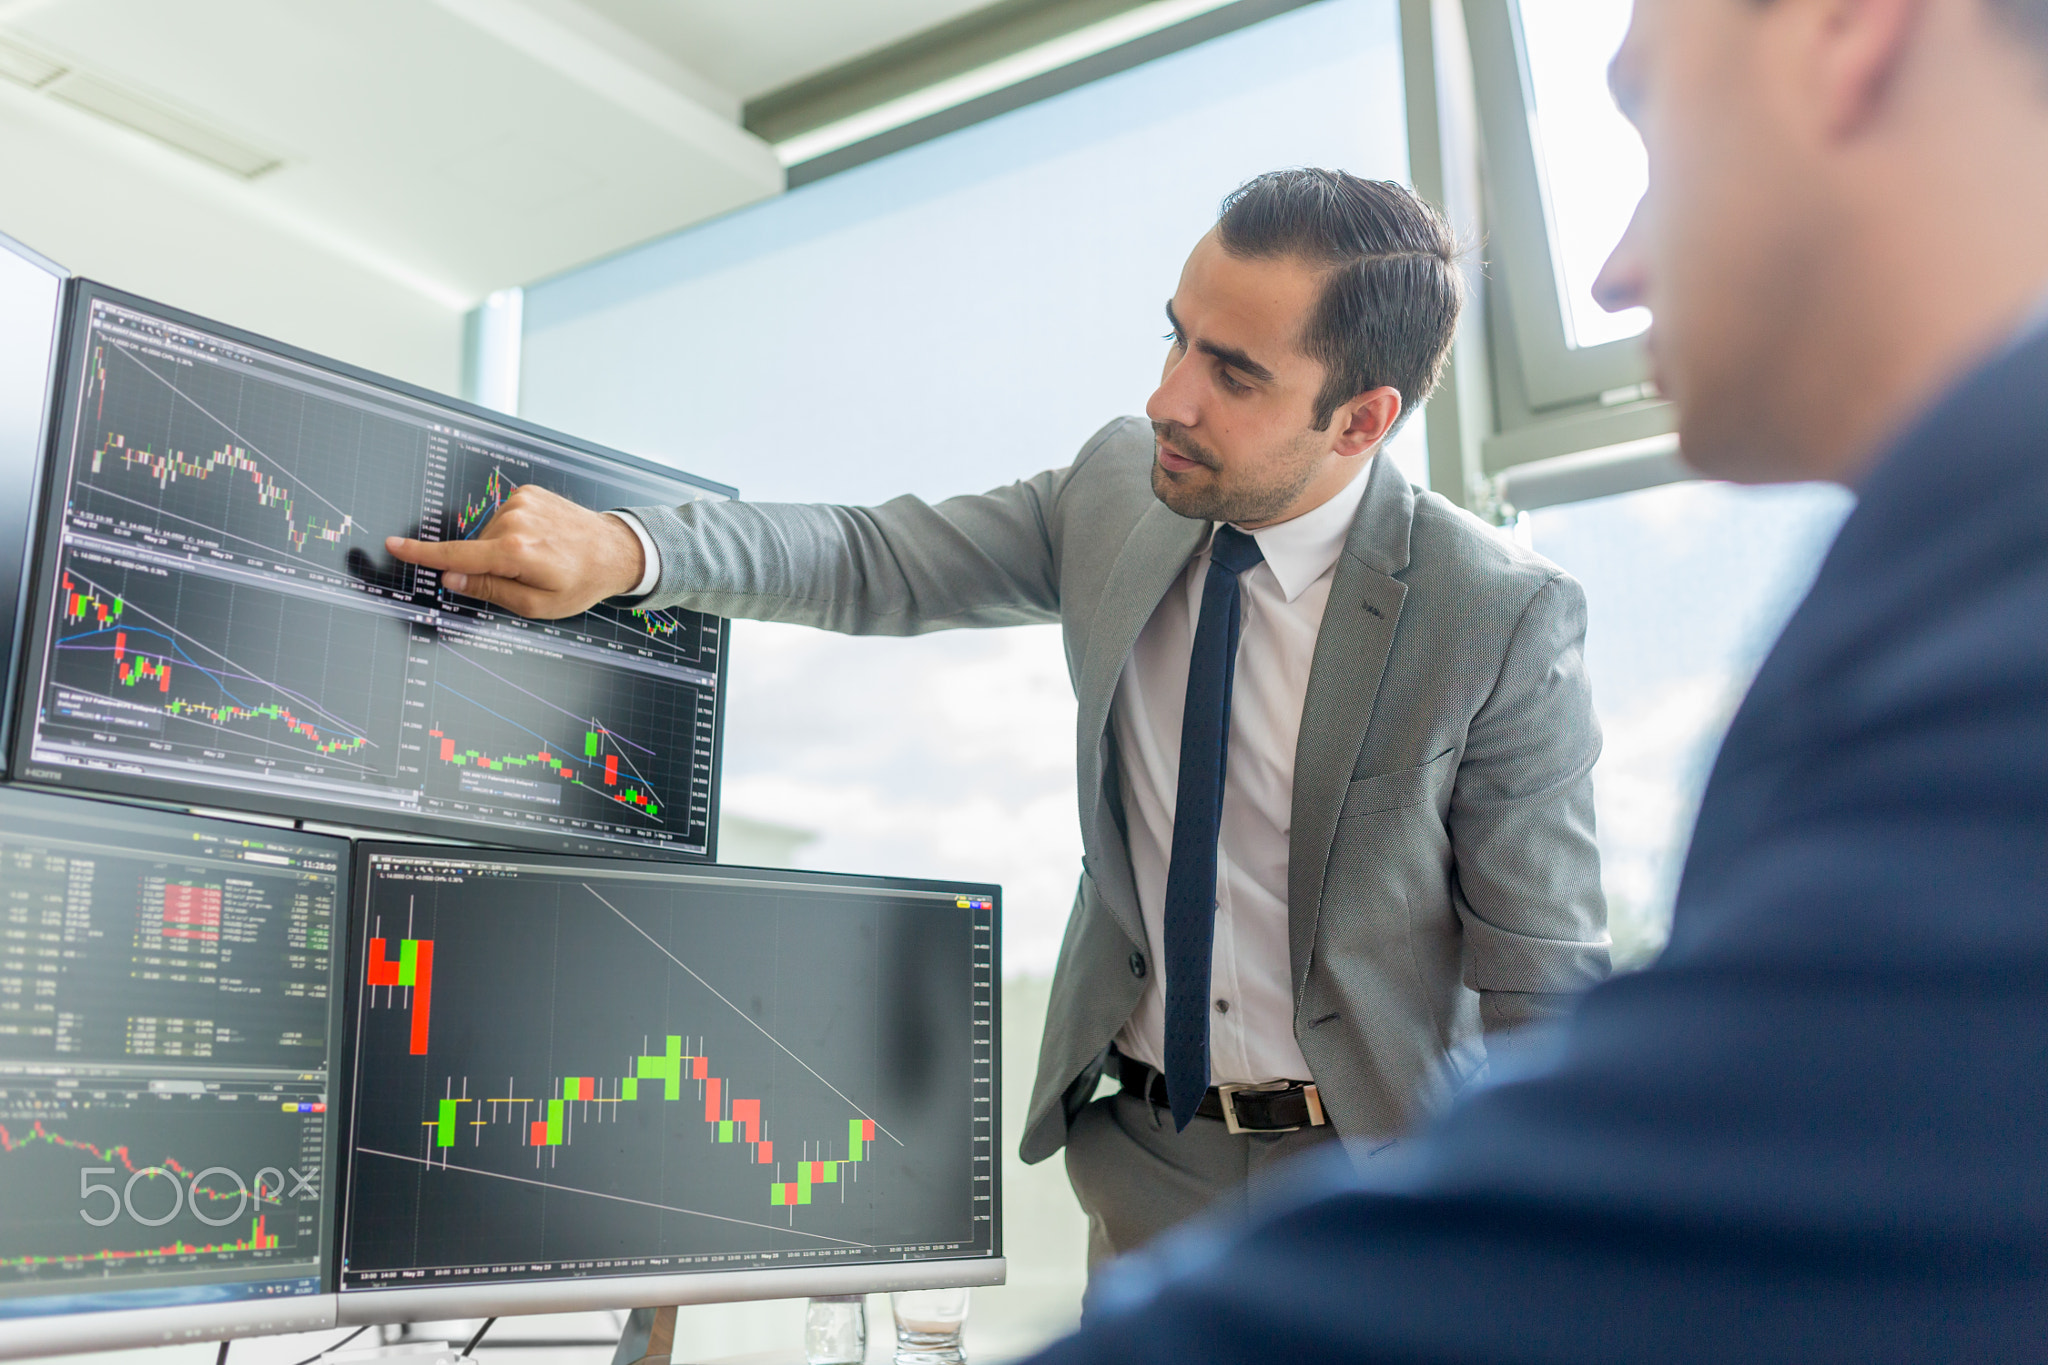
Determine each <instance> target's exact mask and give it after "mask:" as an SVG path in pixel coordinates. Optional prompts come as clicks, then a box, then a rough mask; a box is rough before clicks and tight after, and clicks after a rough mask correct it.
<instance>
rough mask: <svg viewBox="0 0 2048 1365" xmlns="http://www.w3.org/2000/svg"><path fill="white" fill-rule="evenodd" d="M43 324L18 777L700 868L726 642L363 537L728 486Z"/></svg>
mask: <svg viewBox="0 0 2048 1365" xmlns="http://www.w3.org/2000/svg"><path fill="white" fill-rule="evenodd" d="M67 329H68V341H67V344H66V350H65V362H64V366H63V376H64V378H63V388H62V395H61V402H60V406H59V411H60V426H59V430H58V433H57V438H56V442H55V448H54V454H53V457H52V459H51V462H50V463H51V469H50V490H51V491H50V493H49V495H48V497H47V508H46V511H45V514H44V518H43V522H44V525H43V551H42V559H41V563H40V566H39V578H38V585H37V589H36V594H35V601H36V610H35V612H34V615H33V622H34V632H35V633H34V636H33V639H32V642H31V646H30V649H29V652H28V655H27V658H26V660H25V666H24V674H25V677H24V681H23V697H24V707H23V723H22V725H21V727H20V731H21V733H20V734H19V735H18V736H17V738H16V744H15V748H16V758H17V768H16V771H17V776H21V777H25V778H26V779H28V780H31V781H36V782H43V783H51V784H55V785H58V786H60V787H63V788H67V789H73V790H80V791H104V792H112V793H115V794H119V795H127V796H144V797H153V798H160V799H164V800H168V801H176V802H181V803H187V804H191V805H196V806H201V807H228V808H231V809H235V810H248V811H256V812H260V813H266V814H279V815H287V816H294V817H299V818H304V819H311V820H316V821H327V822H330V823H333V824H337V825H344V826H349V827H364V826H367V827H369V828H373V829H382V830H390V831H393V832H399V833H417V834H427V835H439V836H444V837H449V838H454V839H463V840H487V841H491V842H496V843H509V844H520V845H525V846H530V847H544V848H552V849H566V850H586V849H604V850H608V851H612V852H617V853H626V854H636V855H648V854H654V855H661V856H673V857H679V858H690V857H697V858H709V857H710V856H712V854H713V853H714V851H715V819H716V810H717V792H716V785H717V777H718V744H719V735H720V731H721V729H722V722H723V708H722V706H721V705H720V687H721V683H722V679H723V676H724V668H725V640H726V632H725V627H724V623H723V622H721V621H719V620H717V619H715V618H711V617H704V616H699V615H696V614H694V613H690V612H664V611H639V610H627V609H618V608H613V607H608V606H607V607H600V608H599V609H597V610H595V611H592V612H590V613H588V614H587V615H584V616H580V617H577V618H574V619H572V620H567V621H557V622H533V621H526V620H522V619H520V618H517V617H514V616H511V615H509V614H507V613H504V612H500V611H497V610H493V609H487V608H485V607H483V606H482V605H481V604H479V603H477V602H475V601H473V600H470V599H466V598H460V597H457V596H455V595H453V594H451V593H447V592H444V591H442V589H441V587H440V585H439V582H438V580H437V577H436V575H435V574H434V573H432V572H431V571H428V570H420V569H414V568H412V567H410V566H408V565H404V564H400V563H397V562H396V561H394V560H392V559H390V558H389V557H387V556H386V555H385V553H384V549H383V543H384V538H385V536H387V535H390V534H400V535H418V536H421V537H425V538H427V539H453V538H456V537H463V536H474V535H476V534H477V533H478V532H480V531H481V530H482V529H483V527H484V526H485V525H486V523H487V522H488V521H489V519H490V517H491V516H492V514H493V513H494V511H495V510H496V508H497V506H498V505H499V504H500V503H501V502H502V501H503V500H504V499H505V497H506V496H507V495H508V494H509V493H510V492H511V491H512V490H513V489H514V488H516V487H518V486H520V485H522V484H529V483H531V484H538V485H541V486H543V487H546V488H549V489H551V490H553V491H555V492H557V493H561V494H563V495H565V496H568V497H570V498H573V499H575V500H576V501H578V502H580V503H583V504H584V505H586V506H595V507H599V508H605V507H617V506H642V505H648V504H655V503H665V504H673V503H681V502H687V501H691V500H693V499H696V498H700V497H715V496H724V495H726V494H729V493H730V491H731V490H729V489H725V488H722V487H721V486H718V485H714V484H709V483H706V482H704V481H702V480H695V479H691V478H689V477H688V476H685V475H681V474H676V473H674V472H672V471H668V470H664V469H661V468H660V467H658V466H655V465H651V464H645V463H642V462H640V461H636V460H633V459H630V458H628V457H626V456H624V455H620V454H618V453H616V452H612V451H606V450H603V449H600V448H598V447H595V446H590V445H586V444H583V443H581V442H577V441H572V440H570V439H569V438H567V437H563V436H559V435H555V434H553V433H550V432H545V431H542V430H540V429H539V428H536V427H531V426H528V425H526V424H524V423H521V422H518V421H516V420H515V419H512V418H507V417H503V416H500V415H497V414H492V413H487V412H485V411H483V410H482V409H478V408H472V407H470V406H468V405H466V404H462V403H458V402H455V401H453V400H450V399H446V398H442V397H439V396H437V395H434V394H430V393H427V392H425V391H423V390H419V389H415V388H412V387H411V386H409V385H406V384H401V383H398V382H397V381H394V380H389V379H382V378H379V377H377V376H375V375H371V374H367V373H364V372H362V371H359V370H355V369H353V368H351V367H349V366H346V365H342V364H339V363H337V362H334V361H330V360H324V359H321V358H320V357H317V356H312V355H307V354H305V353H302V352H299V351H296V350H293V349H292V348H290V347H287V346H282V345H279V344H277V343H275V342H270V341H265V340H263V339H261V338H258V337H253V336H249V335H246V334H244V333H241V332H238V331H235V330H233V329H231V328H227V327H223V326H220V325H219V324H216V323H212V322H208V321H206V320H204V319H201V318H196V317H192V316H189V315H187V314H184V313H180V312H177V311H176V310H174V309H169V308H165V307H162V306H160V305H158V304H153V303H150V302H147V301H146V300H142V299H138V298H134V297H131V296H128V295H125V294H120V293H117V292H115V291H113V290H110V289H107V288H105V287H103V286H100V285H96V284H91V283H87V282H81V283H79V284H78V285H76V286H75V287H74V290H73V299H72V303H71V306H70V315H69V319H68V322H67Z"/></svg>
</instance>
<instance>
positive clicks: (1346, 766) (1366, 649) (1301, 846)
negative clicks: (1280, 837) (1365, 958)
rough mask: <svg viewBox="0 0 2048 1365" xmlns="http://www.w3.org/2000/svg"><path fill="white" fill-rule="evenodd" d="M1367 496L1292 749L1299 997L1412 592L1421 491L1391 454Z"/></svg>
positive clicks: (1291, 886)
mask: <svg viewBox="0 0 2048 1365" xmlns="http://www.w3.org/2000/svg"><path fill="white" fill-rule="evenodd" d="M1365 477H1366V478H1367V479H1369V480H1370V481H1371V482H1369V483H1368V484H1367V485H1366V490H1365V498H1364V500H1363V501H1362V502H1360V504H1359V508H1358V516H1357V517H1356V518H1355V519H1353V521H1352V523H1351V534H1350V535H1349V536H1348V537H1346V539H1345V542H1344V552H1343V553H1342V554H1341V555H1339V556H1338V558H1337V569H1336V577H1335V578H1334V579H1333V580H1332V582H1331V584H1330V601H1329V605H1328V606H1327V607H1325V608H1324V609H1323V625H1322V629H1321V631H1320V632H1319V633H1318V634H1317V636H1316V652H1315V660H1314V662H1313V664H1312V665H1311V666H1310V669H1309V678H1308V694H1307V696H1306V697H1305V698H1304V700H1303V704H1302V708H1301V734H1300V737H1299V739H1298V741H1297V743H1296V746H1295V751H1294V813H1293V824H1292V832H1291V834H1290V835H1289V838H1288V850H1287V854H1288V859H1287V906H1288V912H1287V943H1288V957H1289V959H1290V965H1291V966H1292V967H1293V969H1294V990H1295V997H1296V999H1299V998H1300V995H1301V990H1302V987H1303V984H1304V983H1305V982H1306V981H1307V979H1308V968H1309V959H1310V956H1311V954H1312V953H1313V951H1314V948H1315V941H1316V922H1317V919H1318V918H1319V916H1320V915H1321V913H1322V898H1323V876H1324V873H1325V872H1326V871H1327V870H1328V868H1329V863H1330V845H1331V842H1332V840H1333V839H1334V837H1335V835H1336V832H1337V815H1338V812H1339V811H1341V810H1342V809H1343V807H1344V795H1345V791H1346V789H1347V788H1348V787H1349V786H1350V784H1351V774H1352V769H1353V767H1354V766H1355V765H1356V763H1357V762H1358V750H1359V745H1360V744H1361V743H1362V742H1363V740H1364V738H1365V728H1366V726H1367V725H1368V724H1369V723H1370V722H1371V720H1372V708H1373V703H1374V701H1375V700H1376V699H1377V698H1378V696H1379V687H1380V677H1381V675H1382V674H1384V673H1385V671H1386V667H1387V655H1388V654H1389V653H1390V652H1391V651H1392V649H1393V647H1394V628H1395V626H1396V625H1397V624H1398V623H1399V621H1400V619H1401V603H1402V600H1403V599H1404V598H1406V596H1407V595H1408V589H1407V587H1406V586H1404V585H1403V584H1402V583H1401V582H1400V581H1399V580H1398V579H1396V578H1395V577H1394V575H1395V574H1397V573H1399V572H1401V570H1403V569H1405V568H1407V567H1408V536H1409V528H1410V526H1411V525H1412V523H1413V520H1414V515H1415V492H1414V490H1413V489H1412V488H1410V487H1409V486H1408V481H1407V479H1406V478H1404V477H1403V476H1402V474H1401V472H1400V470H1399V469H1398V468H1396V467H1395V465H1394V462H1393V461H1392V460H1390V459H1388V458H1387V457H1386V455H1385V454H1384V453H1382V454H1378V455H1375V456H1374V457H1373V462H1372V468H1371V469H1370V470H1369V471H1367V473H1366V475H1365Z"/></svg>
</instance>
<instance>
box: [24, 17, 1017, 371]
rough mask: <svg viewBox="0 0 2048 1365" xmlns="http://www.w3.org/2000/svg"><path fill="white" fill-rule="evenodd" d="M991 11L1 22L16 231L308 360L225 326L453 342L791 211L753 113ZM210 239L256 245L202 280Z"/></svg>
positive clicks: (216, 265) (213, 264) (226, 256)
mask: <svg viewBox="0 0 2048 1365" xmlns="http://www.w3.org/2000/svg"><path fill="white" fill-rule="evenodd" d="M983 2H984V0H853V2H852V3H849V2H848V0H740V2H737V3H736V2H735V0H0V231H4V232H8V233H10V234H12V235H14V236H17V237H21V238H22V239H24V240H26V241H28V242H29V243H30V245H32V246H35V247H37V248H38V249H40V250H42V251H44V252H45V253H46V254H48V255H51V256H53V257H55V258H56V259H58V260H60V261H63V262H64V263H66V264H67V265H71V266H72V267H73V268H75V269H79V270H81V271H83V272H85V273H89V274H94V275H96V276H99V277H101V278H105V279H107V280H108V281H109V282H110V283H115V284H120V285H125V286H126V287H129V288H132V289H136V290H137V291H139V292H143V293H151V292H153V291H156V290H158V289H159V287H160V282H169V283H171V284H174V285H175V291H181V296H180V297H177V298H173V299H172V301H174V302H180V303H183V304H185V305H186V306H188V307H194V308H197V309H199V310H200V311H209V305H210V304H211V303H212V302H213V301H214V296H215V295H218V296H219V297H220V298H222V299H229V300H234V301H237V303H238V305H239V306H240V307H241V308H242V309H243V312H244V313H245V314H246V313H248V312H249V311H251V306H250V300H251V298H252V297H253V298H255V299H256V300H257V302H256V305H255V307H254V311H255V312H258V313H261V312H262V311H263V306H262V304H261V301H260V300H261V297H262V296H263V295H265V294H266V293H270V294H275V295H277V296H278V297H280V298H288V297H292V296H294V295H295V293H296V294H297V295H304V296H305V298H306V300H307V301H306V302H305V303H303V304H300V305H291V307H295V308H297V309H298V310H299V312H300V313H303V314H305V315H304V316H300V317H297V318H296V323H295V327H296V334H293V330H294V329H293V328H281V327H280V326H279V325H278V321H277V319H275V318H265V317H257V318H251V317H246V316H233V317H229V318H228V320H229V321H235V322H241V323H242V324H243V325H246V326H253V327H257V328H259V329H263V328H268V329H269V330H272V331H280V330H282V331H285V332H287V334H288V335H291V339H294V340H301V339H302V338H310V337H312V336H314V335H320V334H322V329H323V327H324V328H326V329H327V330H328V331H334V330H335V328H334V326H333V324H335V323H336V321H337V319H336V318H334V317H330V316H326V314H328V313H332V312H334V311H335V310H337V309H339V310H340V311H341V312H346V311H347V310H348V308H349V306H350V305H349V299H350V298H352V297H359V298H360V300H361V306H362V307H363V308H364V309H367V310H372V311H374V312H376V313H393V314H394V315H397V314H405V315H408V316H410V315H411V314H412V313H414V312H417V311H418V310H417V309H416V308H414V307H413V304H415V303H417V304H419V305H424V306H426V308H427V311H428V312H429V313H431V314H433V315H435V316H442V315H445V318H446V320H447V322H446V325H447V326H451V327H452V326H457V325H459V318H460V315H461V313H462V312H463V311H464V310H466V309H467V308H469V307H470V306H472V305H473V304H474V303H475V302H476V301H477V300H479V299H480V298H482V297H483V296H484V295H485V294H488V293H489V292H491V291H492V290H495V289H498V288H502V287H505V286H508V285H516V284H524V283H527V282H530V281H533V280H536V279H539V278H542V277H544V276H547V275H551V274H555V273H558V272H560V271H563V270H566V269H570V268H572V267H574V266H576V265H579V264H582V263H584V262H587V261H590V260H593V259H595V258H598V257H601V256H604V255H607V254H610V253H612V252H616V251H619V250H621V249H624V248H626V247H629V246H632V245H634V244H637V243H639V242H644V241H647V240H649V239H651V238H654V237H658V236H661V235H663V234H665V233H668V232H673V231H675V230H676V229H678V228H681V227H684V226H687V225H689V224H691V223H694V222H699V221H702V220H703V219H705V218H708V217H712V216H714V215H716V214H719V213H722V212H725V211H727V210H730V209H732V208H735V207H738V206H740V205H742V204H746V203H750V202H752V201H754V200H757V199H760V198H762V197H765V196H767V195H771V194H774V193H777V192H779V191H780V189H781V188H782V183H783V180H782V169H781V165H780V163H779V161H778V160H777V158H776V156H775V154H774V151H773V149H772V148H770V147H768V146H767V145H766V144H764V143H762V142H761V141H760V140H759V139H758V138H755V137H753V136H752V135H751V134H749V133H747V132H745V131H744V130H743V129H741V128H740V127H739V111H740V107H741V105H742V103H743V102H744V101H745V100H746V99H747V98H749V97H751V96H754V95H757V94H759V93H761V92H763V91H765V90H768V89H772V88H774V87H776V86H779V85H782V84H785V83H787V82H788V81H790V80H794V79H796V78H799V77H801V76H804V75H808V74H811V73H812V72H815V71H817V70H820V69H822V68H826V67H830V66H833V65H836V64H838V63H840V62H843V61H845V60H848V59H849V58H852V57H855V56H858V55H860V54H862V53H864V52H867V51H870V50H872V49H874V48H876V47H879V46H882V45H885V44H887V43H890V42H893V41H895V40H896V39H899V38H901V37H904V36H906V35H908V34H910V33H913V32H916V31H919V30H921V29H924V28H927V27H930V26H931V25H933V24H936V23H940V22H943V21H945V20H947V19H950V18H953V17H956V16H957V15H959V14H961V13H964V12H966V11H968V10H971V9H973V8H976V7H978V5H979V4H981V3H983ZM52 72H56V73H58V74H55V75H52V74H51V73H52ZM152 134H153V135H152ZM165 138H168V139H169V140H170V141H171V142H174V143H182V144H183V145H184V147H185V148H186V150H178V149H176V148H174V147H173V146H171V145H167V144H166V141H165V140H164V139H165ZM194 151H197V152H200V153H202V155H198V156H195V155H194V154H193V153H194ZM222 162H226V163H229V164H231V165H237V166H239V167H240V168H241V170H240V171H236V170H230V169H225V168H223V166H222V165H221V164H220V163H222ZM266 163H274V164H272V165H270V168H269V169H265V170H261V171H260V172H259V173H257V174H255V175H253V176H249V175H247V174H245V173H244V172H246V171H247V170H249V169H250V168H253V167H258V166H262V165H264V164H266ZM165 213H175V214H177V215H180V221H179V222H178V223H176V224H173V225H168V227H169V228H170V229H174V230H155V229H153V228H152V225H151V219H152V216H153V215H157V214H165ZM195 218H196V219H197V220H198V221H197V222H194V221H192V220H194V219H195ZM208 225H211V227H212V228H213V229H215V231H214V233H213V238H214V239H216V240H218V241H220V242H222V243H228V242H234V243H237V244H238V245H237V246H236V247H235V249H233V250H232V251H226V252H223V253H220V255H219V259H217V260H212V261H206V262H197V263H195V261H194V260H193V259H192V256H193V251H192V248H191V246H190V244H189V241H188V239H190V238H192V237H193V236H194V233H195V232H197V233H198V238H199V239H200V240H206V239H207V237H206V232H205V231H203V230H202V229H204V228H206V227H207V226H208ZM308 271H313V272H326V274H327V275H329V276H331V277H332V280H334V281H338V282H340V283H339V284H338V285H337V286H336V287H335V288H332V289H326V290H324V291H323V290H322V289H320V288H313V289H311V290H310V291H309V290H308V288H306V286H305V281H303V280H293V279H291V278H290V277H291V276H293V275H297V274H303V273H304V272H308ZM251 272H268V273H269V274H270V275H271V277H272V278H273V279H275V280H276V281H277V283H278V288H277V289H276V290H272V291H264V290H261V289H252V287H251V283H250V280H249V278H248V276H249V275H250V274H251ZM356 280H360V281H361V287H360V288H358V287H355V286H353V285H350V284H349V283H348V282H350V281H356ZM209 281H211V282H212V283H211V285H209ZM391 294H397V295H404V296H406V297H407V299H408V303H407V304H406V306H404V307H397V308H393V307H392V306H391V305H390V304H389V303H388V302H386V301H384V300H385V296H386V295H391ZM159 296H163V295H162V294H159ZM286 311H287V312H289V311H290V308H287V310H286ZM394 325H403V326H416V323H414V322H403V323H394ZM352 326H353V332H352V333H351V334H352V335H353V334H361V335H362V336H368V335H370V334H372V333H374V332H375V331H376V325H375V321H374V318H373V317H365V318H363V319H358V320H356V323H355V324H352ZM341 330H342V331H344V332H346V331H349V328H346V327H344V328H342V329H341ZM451 335H452V334H451ZM303 344H309V345H313V344H316V343H315V341H313V340H311V339H305V340H304V341H303ZM434 344H435V345H440V342H438V341H437V342H436V343H434ZM359 349H360V348H359ZM387 349H389V350H390V354H391V355H392V356H396V355H398V354H401V353H403V352H405V350H406V348H405V347H403V346H394V347H392V348H387ZM448 349H449V350H450V351H451V355H452V354H455V353H457V347H456V343H455V342H454V341H452V340H450V341H449V343H448ZM351 358H356V359H361V360H363V361H364V363H372V364H375V363H377V360H378V359H386V360H387V361H388V359H389V357H365V356H362V355H356V356H352V357H351ZM409 363H411V362H409ZM448 363H449V364H450V365H452V364H454V363H455V361H454V360H453V359H451V360H450V361H449V362H448ZM392 367H393V366H392V365H391V364H389V363H387V364H386V365H385V368H392ZM414 368H415V371H417V368H418V367H417V365H416V364H415V365H414ZM451 373H452V372H444V373H439V374H436V375H435V376H433V378H432V379H430V380H429V382H436V383H438V384H440V386H442V387H447V386H448V382H449V380H450V376H451ZM414 377H425V376H422V375H419V374H418V373H415V375H414Z"/></svg>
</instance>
